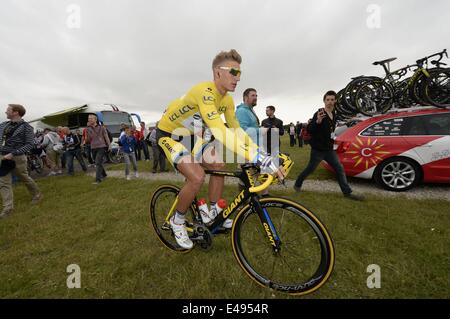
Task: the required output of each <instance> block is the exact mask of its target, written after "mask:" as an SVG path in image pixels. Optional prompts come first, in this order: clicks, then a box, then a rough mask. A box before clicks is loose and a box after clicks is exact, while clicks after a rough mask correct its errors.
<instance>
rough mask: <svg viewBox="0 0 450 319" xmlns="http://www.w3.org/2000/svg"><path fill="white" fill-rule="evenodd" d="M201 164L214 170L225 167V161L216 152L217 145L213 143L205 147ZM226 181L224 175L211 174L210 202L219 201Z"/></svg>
mask: <svg viewBox="0 0 450 319" xmlns="http://www.w3.org/2000/svg"><path fill="white" fill-rule="evenodd" d="M201 166H202V167H203V168H204V169H207V170H212V171H220V170H224V169H225V163H224V162H223V161H222V159H221V158H220V156H219V154H218V152H216V150H215V147H214V146H212V145H211V146H209V147H207V148H206V149H205V152H204V153H203V156H202V162H201ZM224 183H225V177H224V176H215V175H211V176H210V178H209V188H208V194H209V201H210V202H213V203H217V201H218V200H219V199H220V198H221V197H222V192H223V187H224Z"/></svg>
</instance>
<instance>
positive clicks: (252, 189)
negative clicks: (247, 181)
mask: <svg viewBox="0 0 450 319" xmlns="http://www.w3.org/2000/svg"><path fill="white" fill-rule="evenodd" d="M272 182H273V176H272V175H269V176H268V177H267V180H266V181H265V182H264V183H263V184H261V185H259V186H254V187H250V188H249V191H250V193H259V192H261V191H263V190H265V189H266V188H267V187H269V186H270V184H272Z"/></svg>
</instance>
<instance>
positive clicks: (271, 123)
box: [261, 117, 284, 154]
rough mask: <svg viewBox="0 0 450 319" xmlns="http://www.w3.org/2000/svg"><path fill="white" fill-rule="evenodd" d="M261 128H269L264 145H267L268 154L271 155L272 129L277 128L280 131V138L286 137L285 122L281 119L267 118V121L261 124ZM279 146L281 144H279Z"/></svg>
mask: <svg viewBox="0 0 450 319" xmlns="http://www.w3.org/2000/svg"><path fill="white" fill-rule="evenodd" d="M261 127H264V128H268V129H269V130H268V131H267V138H265V140H264V144H265V145H267V153H269V154H270V153H271V151H272V150H271V147H270V146H271V143H270V141H271V140H272V130H270V129H271V128H277V129H278V135H279V136H283V135H284V127H283V121H282V120H280V119H277V118H276V117H273V118H270V117H268V118H266V119H265V120H263V121H262V122H261ZM278 143H280V141H278ZM278 145H279V144H278Z"/></svg>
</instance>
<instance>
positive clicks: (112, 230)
mask: <svg viewBox="0 0 450 319" xmlns="http://www.w3.org/2000/svg"><path fill="white" fill-rule="evenodd" d="M299 157H301V155H300V156H299ZM92 181H93V179H92V178H90V177H86V176H83V175H76V176H75V177H54V178H47V179H40V180H39V181H38V183H39V186H40V187H41V189H42V190H43V192H44V194H45V199H44V201H43V202H42V203H41V204H40V205H39V206H35V207H31V206H29V201H30V199H31V198H30V195H29V194H28V193H27V191H26V189H25V187H24V186H23V185H19V186H17V187H16V188H15V190H14V192H15V202H16V212H15V214H14V215H12V216H11V217H9V218H8V219H5V220H0V297H1V298H29V297H31V298H37V297H44V298H293V297H291V296H288V295H285V294H281V293H277V292H273V291H271V290H269V289H264V288H261V287H260V286H258V285H257V284H255V283H253V281H252V280H250V279H249V278H248V277H247V276H246V275H245V273H244V272H243V271H242V270H241V268H240V267H239V266H238V263H237V262H236V260H235V259H234V256H233V253H232V249H231V244H230V238H229V235H221V236H218V237H215V238H214V243H213V248H212V250H211V251H209V252H204V251H200V250H194V251H193V252H191V253H189V254H177V253H174V252H171V251H169V250H167V249H166V248H165V247H163V245H162V244H161V243H160V242H159V240H158V239H157V237H156V235H155V233H154V231H153V230H152V228H151V227H150V220H149V216H148V202H149V198H150V196H151V193H152V191H153V190H154V189H155V188H156V187H157V186H158V185H160V184H162V183H161V182H152V181H149V180H132V181H129V182H127V181H125V180H123V179H113V178H109V179H107V180H106V181H105V182H104V183H102V184H101V185H99V186H94V185H92V184H91V182H92ZM205 191H206V187H205V188H204V190H203V192H202V195H201V196H206V194H205ZM235 192H236V190H235V187H227V188H226V190H225V198H226V199H228V200H230V199H231V198H232V197H233V196H234V194H235ZM273 193H274V194H275V195H282V196H284V197H288V198H291V199H294V200H297V201H300V202H301V203H302V204H304V205H305V206H306V207H308V208H309V209H311V210H312V211H313V212H315V213H316V214H317V215H318V216H319V218H320V219H321V220H322V221H323V222H324V223H325V225H326V226H327V228H328V230H329V231H330V233H331V235H332V237H333V239H334V244H335V250H336V265H335V268H334V271H333V274H332V276H331V277H330V279H329V280H328V282H327V283H326V284H325V285H324V286H323V287H322V288H321V289H319V290H318V291H317V292H316V293H314V294H312V295H308V296H306V297H303V298H449V297H450V292H449V289H448V287H450V274H449V265H450V251H449V249H448V243H449V242H450V231H449V229H450V215H449V212H450V203H449V202H446V201H435V200H426V201H419V200H407V199H405V198H404V197H401V195H399V197H398V198H396V199H386V198H376V197H371V196H368V200H367V201H366V202H363V203H355V202H352V201H348V200H346V199H344V198H343V197H342V195H340V194H328V193H311V192H303V193H301V195H298V194H294V193H293V192H291V191H290V190H287V191H285V192H282V193H280V192H279V193H277V192H273ZM70 264H78V265H79V266H80V268H81V289H68V288H67V286H66V280H67V276H68V275H69V274H68V273H67V272H66V268H67V266H68V265H70ZM371 264H377V265H379V266H380V268H381V288H380V289H369V288H368V287H367V285H366V281H367V277H368V276H369V275H370V274H369V273H367V267H368V266H369V265H371ZM296 298H297V297H296Z"/></svg>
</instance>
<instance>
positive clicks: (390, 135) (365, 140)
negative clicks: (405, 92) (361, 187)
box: [324, 108, 450, 191]
mask: <svg viewBox="0 0 450 319" xmlns="http://www.w3.org/2000/svg"><path fill="white" fill-rule="evenodd" d="M336 134H337V135H338V137H337V138H336V140H335V150H336V152H337V154H338V156H339V159H340V161H341V163H342V164H343V166H344V170H345V172H346V174H347V176H353V177H359V178H365V179H374V180H375V181H376V182H377V183H378V184H379V185H381V186H382V187H384V188H385V189H388V190H391V191H406V190H408V189H411V188H412V187H414V186H415V185H417V184H418V183H420V182H425V183H450V109H438V108H415V109H407V110H404V111H402V110H398V111H396V112H392V113H388V114H383V115H379V116H375V117H372V118H368V119H366V120H363V121H360V122H359V123H357V124H356V125H354V126H351V127H347V126H342V127H339V128H338V129H337V130H336ZM324 165H325V167H326V168H327V169H329V170H333V169H332V168H331V167H330V166H329V165H328V164H327V163H325V162H324Z"/></svg>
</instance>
